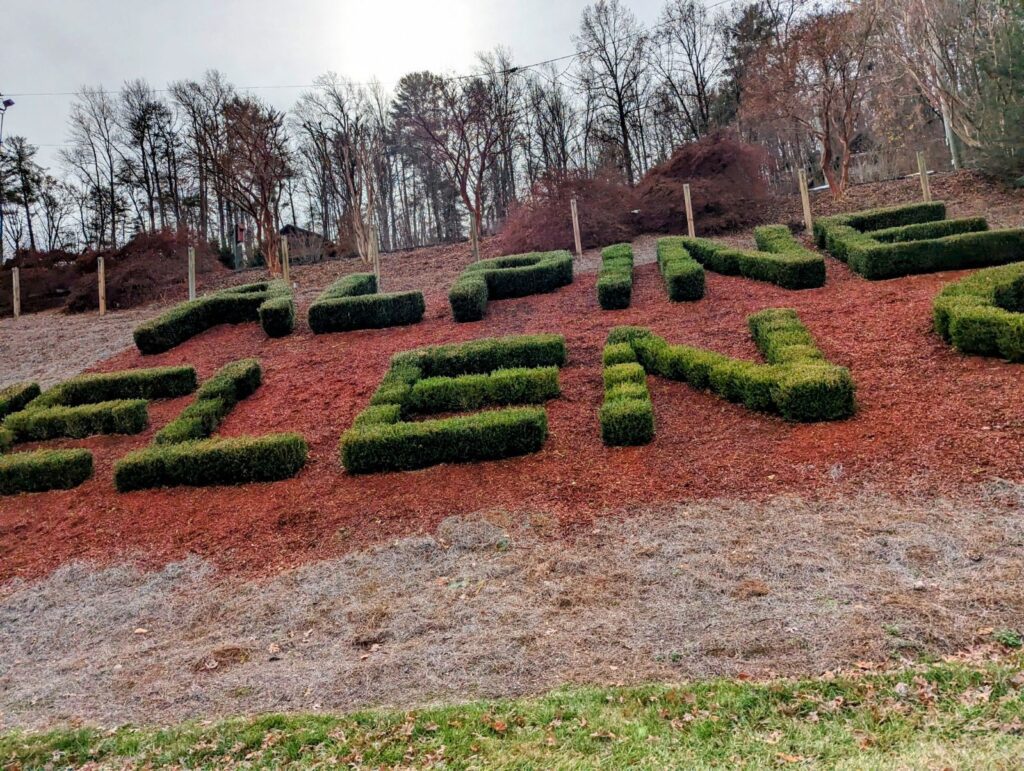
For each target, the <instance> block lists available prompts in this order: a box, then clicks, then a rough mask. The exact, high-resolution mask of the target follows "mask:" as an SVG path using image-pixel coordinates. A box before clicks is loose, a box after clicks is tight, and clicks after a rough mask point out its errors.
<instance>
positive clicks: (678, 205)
mask: <svg viewBox="0 0 1024 771" xmlns="http://www.w3.org/2000/svg"><path fill="white" fill-rule="evenodd" d="M765 163H767V155H766V153H765V152H764V150H763V149H762V148H760V147H756V146H755V145H749V144H746V143H744V142H740V141H739V140H737V139H734V138H732V137H730V136H728V135H725V134H715V135H712V136H708V137H705V138H703V139H701V140H700V141H699V142H693V143H691V144H687V145H683V146H682V147H680V148H679V149H678V150H676V151H675V153H673V154H672V157H670V158H668V159H667V160H665V161H663V162H662V163H659V164H658V165H657V166H655V167H654V168H653V169H651V170H650V171H649V172H647V174H646V176H644V178H643V179H642V180H641V181H640V184H639V185H637V194H638V195H639V199H640V217H639V225H640V227H641V228H642V229H643V230H644V231H648V232H655V233H668V232H681V231H683V230H685V229H686V208H685V204H684V198H683V185H685V184H689V185H690V193H691V197H692V199H693V219H694V222H695V223H696V225H697V229H698V231H699V233H700V234H701V235H708V234H711V233H721V232H724V231H728V230H735V229H738V228H743V227H748V226H750V225H753V224H756V223H758V222H760V221H761V218H762V216H763V214H762V213H763V211H764V204H765V202H766V201H767V200H768V197H769V193H768V188H767V186H766V185H765V182H764V178H763V177H762V175H761V169H762V168H763V166H764V164H765Z"/></svg>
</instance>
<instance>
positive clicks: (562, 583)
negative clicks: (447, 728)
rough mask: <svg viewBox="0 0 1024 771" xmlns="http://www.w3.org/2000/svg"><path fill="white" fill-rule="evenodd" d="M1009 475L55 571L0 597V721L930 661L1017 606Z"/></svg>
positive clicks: (1017, 514)
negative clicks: (945, 496) (299, 558)
mask: <svg viewBox="0 0 1024 771" xmlns="http://www.w3.org/2000/svg"><path fill="white" fill-rule="evenodd" d="M1022 515H1024V488H1021V487H1019V486H1015V485H1011V484H1008V483H991V484H989V485H987V486H984V487H980V488H978V489H977V490H973V491H971V493H970V495H965V496H964V497H963V498H962V499H960V500H928V499H912V500H906V501H897V500H894V499H892V498H889V497H885V496H881V495H877V494H873V493H871V492H865V493H863V494H861V495H859V496H857V497H854V498H846V499H840V500H832V501H809V500H805V499H798V498H787V497H782V498H777V499H774V500H772V501H769V502H767V503H763V504H753V503H745V502H734V501H709V502H704V503H694V504H686V505H677V506H671V507H666V508H663V509H660V510H656V511H645V512H630V513H629V516H628V517H622V518H616V517H612V518H607V519H603V520H601V524H600V526H599V528H598V529H595V530H594V531H593V532H591V533H589V534H588V535H586V536H584V537H582V538H580V539H578V540H577V541H575V542H573V543H571V544H568V545H567V544H566V543H565V542H564V541H561V540H559V539H556V538H552V537H550V536H549V535H548V534H547V533H546V532H545V523H544V521H543V518H542V517H541V518H535V517H530V516H527V515H517V516H513V515H508V514H504V513H500V512H499V513H493V514H489V515H487V516H486V517H481V518H479V519H473V520H458V519H452V520H449V521H446V522H445V523H444V524H443V526H442V527H441V528H440V529H439V531H438V533H437V534H436V536H435V537H428V536H422V537H417V538H409V539H405V540H402V541H399V542H397V543H395V544H393V545H390V546H388V547H385V548H379V549H375V550H373V551H369V552H363V553H357V554H352V555H349V556H347V557H345V558H343V559H339V560H332V561H328V562H322V563H319V564H315V565H309V566H306V567H303V568H301V569H298V570H295V571H292V572H289V573H286V574H283V575H281V576H278V577H277V578H274V579H272V580H267V581H262V582H252V583H237V582H228V581H224V580H219V579H218V578H217V577H216V576H215V575H213V574H212V571H211V569H210V568H209V567H208V566H207V565H205V564H204V563H202V562H200V561H199V560H195V559H190V560H187V561H185V562H183V563H179V564H175V565H170V566H168V567H167V568H165V569H164V570H162V571H160V572H157V573H149V574H141V573H139V572H137V571H136V570H135V569H133V568H131V567H130V566H122V567H116V568H109V569H105V570H93V569H91V568H90V567H89V566H87V565H81V564H77V565H68V566H65V567H64V568H62V569H61V570H59V571H58V572H57V573H55V574H54V575H52V576H51V577H49V578H48V579H46V580H44V581H40V582H37V583H32V584H24V583H12V584H8V585H7V586H6V587H4V588H3V589H2V590H0V650H3V651H4V652H5V653H4V655H3V656H2V657H0V724H5V725H8V726H10V725H23V726H42V725H47V724H51V723H53V722H54V721H68V720H78V719H84V720H88V721H93V722H99V723H102V724H110V723H120V722H124V721H135V722H147V723H148V722H155V721H160V722H163V721H175V720H179V719H181V718H187V717H199V716H211V715H225V714H230V713H238V712H254V711H267V710H285V711H289V710H317V709H332V710H342V709H344V710H348V709H352V708H356V707H359V706H363V705H372V704H387V705H401V706H406V705H409V704H412V703H423V702H430V701H432V700H438V699H445V700H451V699H463V698H472V697H478V696H480V697H491V696H512V695H518V694H524V693H533V692H539V691H541V690H544V689H547V688H550V687H552V686H555V685H557V684H560V683H566V682H597V683H632V682H637V681H645V680H651V679H659V680H679V679H684V678H693V677H705V676H709V675H716V674H732V675H735V674H738V673H741V672H744V673H748V674H750V675H753V676H759V675H767V674H770V673H779V674H783V675H789V674H801V673H810V674H814V673H819V672H822V671H826V670H831V669H833V668H836V667H840V666H844V665H850V664H851V663H853V662H857V661H861V660H870V661H885V660H890V659H892V658H894V657H895V658H899V657H907V658H916V657H918V656H920V655H922V654H926V653H929V654H942V653H948V652H951V651H955V650H957V649H960V648H963V647H966V646H968V645H970V644H972V643H974V642H976V641H977V640H978V639H979V636H980V637H981V638H984V637H985V636H986V635H989V636H990V635H991V631H986V630H995V629H1000V628H1004V627H1008V628H1013V627H1014V626H1020V619H1021V618H1022V617H1024V516H1022Z"/></svg>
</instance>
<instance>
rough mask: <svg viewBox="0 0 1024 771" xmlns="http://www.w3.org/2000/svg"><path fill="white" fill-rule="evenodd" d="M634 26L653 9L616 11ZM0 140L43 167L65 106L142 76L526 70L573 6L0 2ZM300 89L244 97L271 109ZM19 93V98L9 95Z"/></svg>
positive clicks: (652, 1) (551, 0) (386, 77)
mask: <svg viewBox="0 0 1024 771" xmlns="http://www.w3.org/2000/svg"><path fill="white" fill-rule="evenodd" d="M625 2H626V3H627V4H628V5H629V6H630V7H631V8H632V9H633V11H634V13H636V15H637V18H638V19H639V20H640V22H641V23H643V24H651V23H653V22H654V21H655V20H656V19H657V16H658V12H659V10H660V7H661V5H662V3H663V0H625ZM0 5H2V9H0V91H2V92H3V93H4V94H7V95H11V96H13V98H14V99H15V100H16V102H17V104H16V105H15V106H14V107H13V108H11V109H10V111H9V112H8V113H7V116H6V119H5V124H4V133H5V135H8V136H9V135H11V134H22V135H24V136H27V137H28V138H29V141H30V142H32V143H33V144H36V145H40V146H41V149H40V154H39V155H40V160H41V161H42V162H43V163H44V165H53V164H55V163H56V162H57V161H56V153H57V150H58V148H57V147H55V145H59V144H61V143H63V142H65V141H66V138H67V127H66V118H67V114H68V106H69V104H70V102H71V100H72V97H71V96H29V95H28V94H35V93H38V92H47V93H49V92H68V91H75V90H76V89H78V88H80V87H81V86H83V85H90V86H101V85H102V86H104V87H106V88H110V89H116V88H119V87H120V86H121V84H122V83H124V81H125V80H129V79H133V78H138V77H142V78H145V79H146V80H148V81H149V82H150V84H151V85H153V86H154V87H155V88H161V87H164V86H165V85H166V84H167V83H168V82H169V81H172V80H180V79H184V78H199V77H200V76H202V74H203V72H205V71H206V70H208V69H219V70H221V71H223V72H224V73H225V74H226V75H227V76H228V78H230V80H231V81H232V82H233V83H235V84H236V85H238V86H293V85H304V84H309V83H311V82H312V80H313V78H315V77H316V76H317V75H320V74H323V73H325V72H328V71H334V72H337V73H338V74H340V75H343V76H346V77H349V78H352V79H354V80H357V81H365V80H370V79H371V78H377V79H379V80H380V81H381V82H382V83H383V84H384V85H385V86H388V87H391V86H393V85H394V83H395V81H396V80H397V79H398V78H399V77H401V76H402V75H403V74H405V73H407V72H412V71H416V70H425V69H429V70H433V71H435V72H452V71H455V72H464V71H466V70H468V69H469V68H470V67H472V65H473V62H474V58H475V54H476V53H477V52H478V51H484V50H490V49H493V48H494V47H495V46H497V45H505V46H507V47H509V48H511V50H512V52H513V55H514V56H515V60H516V62H517V63H521V64H529V63H532V62H536V61H541V60H544V59H549V58H553V57H556V56H561V55H564V54H566V53H571V52H572V50H573V45H572V41H571V35H572V34H573V33H574V32H575V31H576V28H577V25H578V22H579V16H580V11H581V10H582V9H583V8H584V7H585V6H586V5H587V2H586V0H0ZM300 91H301V89H296V88H274V89H271V88H261V89H259V90H257V91H255V93H257V94H259V95H260V96H261V97H263V98H265V99H267V100H268V101H270V102H271V103H273V104H274V105H275V106H277V107H279V108H281V109H287V108H290V107H291V106H292V104H293V103H294V101H295V99H296V97H297V96H298V95H299V93H300ZM20 94H24V95H23V96H19V95H20Z"/></svg>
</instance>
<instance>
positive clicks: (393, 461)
mask: <svg viewBox="0 0 1024 771" xmlns="http://www.w3.org/2000/svg"><path fill="white" fill-rule="evenodd" d="M547 437H548V416H547V412H546V411H545V410H544V408H543V407H513V408H509V409H504V410H497V411H490V412H479V413H477V414H475V415H465V416H458V417H453V418H445V419H443V420H424V421H418V422H406V423H377V424H370V425H366V424H363V425H360V426H359V427H358V428H355V427H354V428H353V429H350V430H349V431H347V432H346V433H345V435H344V436H343V437H342V441H341V462H342V464H343V465H344V466H345V469H346V470H347V471H349V473H352V474H368V473H372V472H377V471H407V470H411V469H417V468H425V467H427V466H433V465H436V464H438V463H473V462H477V461H484V460H499V459H501V458H510V457H514V456H516V455H526V454H529V453H532V452H538V451H539V450H540V449H541V448H542V447H543V446H544V442H546V441H547Z"/></svg>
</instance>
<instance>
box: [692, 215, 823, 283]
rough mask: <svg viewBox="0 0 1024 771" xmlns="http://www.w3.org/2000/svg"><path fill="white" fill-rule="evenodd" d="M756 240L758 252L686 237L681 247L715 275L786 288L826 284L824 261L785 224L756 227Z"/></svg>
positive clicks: (705, 239) (704, 239)
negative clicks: (804, 245) (740, 277)
mask: <svg viewBox="0 0 1024 771" xmlns="http://www.w3.org/2000/svg"><path fill="white" fill-rule="evenodd" d="M754 240H755V241H756V242H757V248H758V250H759V251H754V252H750V251H744V250H741V249H734V248H732V247H730V246H726V245H725V244H720V243H717V242H715V241H711V240H709V239H707V238H683V239H682V244H683V246H684V248H686V249H687V251H688V252H689V253H690V254H691V255H692V256H693V258H694V259H695V260H697V262H699V263H700V264H701V265H703V266H704V267H705V268H707V269H708V270H711V271H714V272H715V273H723V274H725V275H729V276H744V277H746V278H751V279H754V280H756V281H767V282H769V283H772V284H778V285H779V286H781V287H783V288H784V289H813V288H816V287H820V286H824V285H825V258H824V257H822V256H821V255H820V254H817V253H815V252H812V251H810V250H808V249H805V248H804V247H803V246H802V245H801V244H800V242H799V241H797V240H796V238H794V237H793V234H792V233H791V232H790V230H789V228H787V227H786V226H785V225H765V226H763V227H759V228H755V229H754Z"/></svg>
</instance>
